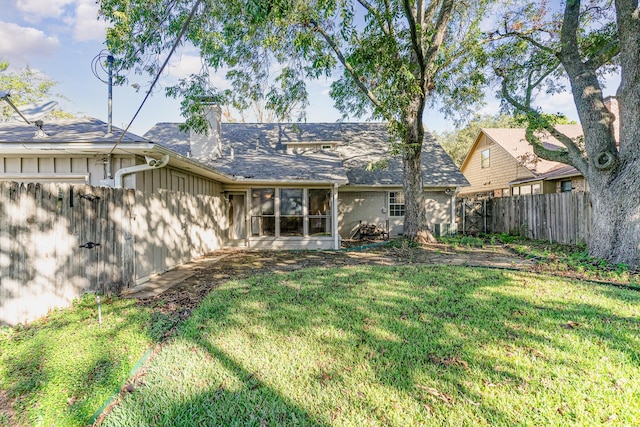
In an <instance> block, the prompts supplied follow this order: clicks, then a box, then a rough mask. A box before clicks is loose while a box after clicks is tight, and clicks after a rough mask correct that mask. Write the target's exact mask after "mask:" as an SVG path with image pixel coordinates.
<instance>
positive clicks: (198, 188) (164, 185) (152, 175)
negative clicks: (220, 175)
mask: <svg viewBox="0 0 640 427" xmlns="http://www.w3.org/2000/svg"><path fill="white" fill-rule="evenodd" d="M135 179H136V181H135V188H136V190H139V191H142V192H144V193H152V192H154V191H157V190H159V189H162V190H169V191H179V192H181V193H187V194H193V195H206V196H214V195H218V194H219V193H220V191H221V190H220V188H219V184H218V183H217V182H216V181H214V180H212V179H210V178H207V177H203V176H200V175H196V174H193V173H190V172H188V171H183V170H179V169H175V168H172V167H171V166H166V167H164V168H160V169H153V170H148V171H144V172H139V173H137V174H136V178H135ZM125 186H126V185H125Z"/></svg>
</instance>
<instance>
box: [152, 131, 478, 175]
mask: <svg viewBox="0 0 640 427" xmlns="http://www.w3.org/2000/svg"><path fill="white" fill-rule="evenodd" d="M178 126H179V124H178V123H158V124H156V125H155V126H154V127H153V128H151V129H150V130H149V131H148V132H147V133H145V135H144V136H145V138H147V139H149V140H151V141H153V142H155V143H158V144H160V145H163V146H165V147H167V148H169V149H171V150H173V151H176V152H178V153H180V154H182V155H187V154H188V153H189V151H190V144H189V134H188V133H187V132H182V131H180V130H179V128H178ZM389 141H390V136H389V133H388V132H387V127H386V125H385V124H383V123H297V124H274V123H270V124H255V123H254V124H247V123H223V124H222V143H223V157H222V158H220V159H216V160H212V161H210V162H209V163H208V164H207V165H208V166H210V167H213V168H215V169H218V170H220V171H222V172H225V173H228V174H232V175H236V176H243V177H247V178H252V179H260V180H278V179H281V180H321V181H324V180H329V181H346V180H347V179H348V182H349V185H352V186H376V185H389V186H402V164H401V161H400V159H399V158H397V157H396V158H391V159H389V162H388V167H387V168H385V169H376V170H367V166H368V165H369V164H370V163H372V162H375V161H378V160H380V159H381V158H383V157H385V156H386V155H387V154H388V152H389ZM324 142H327V143H329V142H331V143H337V144H338V146H337V149H336V151H335V152H327V151H322V152H317V151H316V152H306V153H305V154H288V153H287V152H286V148H287V146H291V144H301V145H303V144H308V143H320V144H322V143H324ZM232 148H233V150H232ZM232 152H233V155H232V154H231V153H232ZM422 164H423V180H424V185H425V186H443V187H444V186H465V185H468V182H467V180H466V179H465V178H464V176H463V175H462V173H461V172H460V170H459V169H458V168H457V167H456V166H455V164H454V163H453V161H452V160H451V158H450V157H449V156H448V155H447V154H446V153H445V151H444V150H443V149H442V147H441V146H440V145H439V144H438V143H437V142H436V141H435V139H434V138H433V137H432V136H431V135H430V134H428V133H427V134H426V135H425V144H424V148H423V155H422Z"/></svg>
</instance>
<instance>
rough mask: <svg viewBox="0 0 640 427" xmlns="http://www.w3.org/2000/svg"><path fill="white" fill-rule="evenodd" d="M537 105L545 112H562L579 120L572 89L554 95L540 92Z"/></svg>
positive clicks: (536, 101) (572, 118)
mask: <svg viewBox="0 0 640 427" xmlns="http://www.w3.org/2000/svg"><path fill="white" fill-rule="evenodd" d="M535 105H536V106H538V107H540V108H541V109H542V112H544V113H549V114H556V113H561V114H564V115H565V116H567V117H568V118H569V119H571V120H578V112H577V111H576V105H575V103H574V102H573V95H572V93H571V91H570V90H566V91H564V92H560V93H554V94H552V95H549V94H546V93H544V94H540V95H538V97H537V98H536V100H535Z"/></svg>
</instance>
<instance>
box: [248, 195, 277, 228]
mask: <svg viewBox="0 0 640 427" xmlns="http://www.w3.org/2000/svg"><path fill="white" fill-rule="evenodd" d="M275 195H276V191H275V189H274V188H254V189H253V190H251V235H253V236H275V235H276V215H275V201H276V197H275Z"/></svg>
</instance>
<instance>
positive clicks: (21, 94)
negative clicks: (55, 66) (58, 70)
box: [0, 61, 71, 122]
mask: <svg viewBox="0 0 640 427" xmlns="http://www.w3.org/2000/svg"><path fill="white" fill-rule="evenodd" d="M56 84H57V83H56V82H55V81H53V80H50V79H48V78H46V77H44V76H43V75H41V74H39V73H36V72H35V71H33V70H32V69H31V68H28V67H27V68H24V69H21V70H18V71H9V63H8V62H6V61H5V62H2V61H0V89H2V90H8V91H9V92H10V99H11V102H12V103H13V104H14V105H15V106H17V107H20V105H24V104H30V103H33V102H39V101H48V100H51V98H58V99H60V98H63V97H62V96H61V95H59V94H56V93H53V88H54V87H55V85H56ZM14 114H15V110H14V109H13V108H11V106H10V105H9V104H8V103H6V102H3V101H0V121H3V122H6V121H9V120H10V119H11V117H12V116H13V115H14ZM47 117H55V118H64V117H71V114H69V113H66V112H64V111H59V110H54V111H53V112H51V113H50V114H48V116H47Z"/></svg>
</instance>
